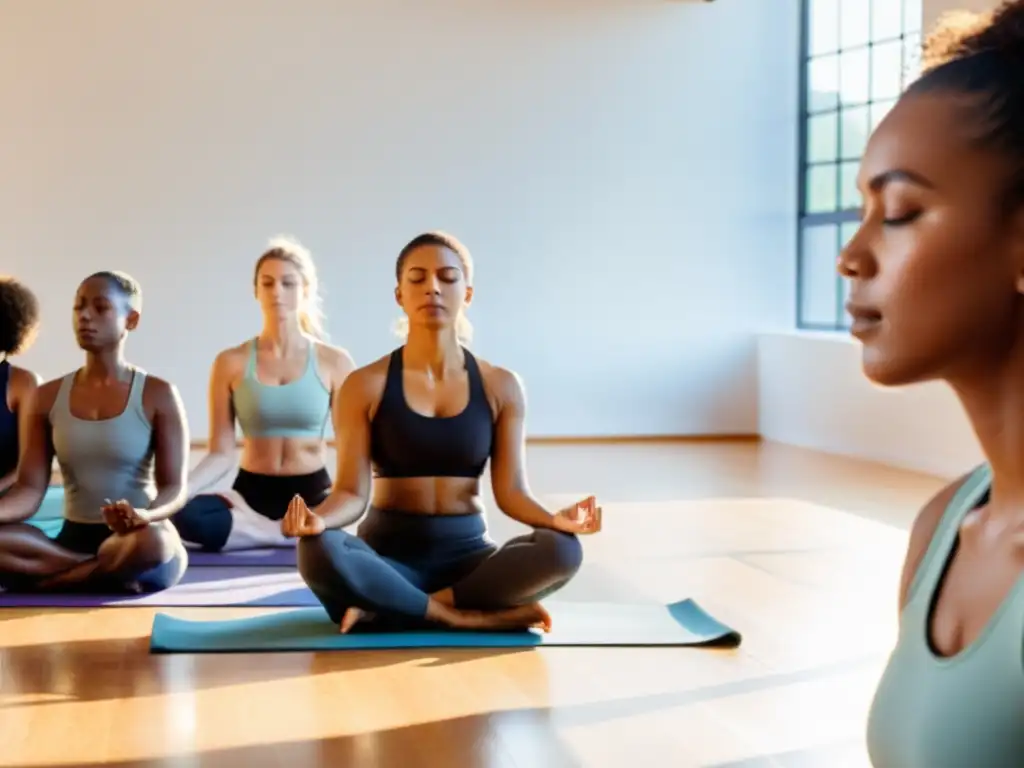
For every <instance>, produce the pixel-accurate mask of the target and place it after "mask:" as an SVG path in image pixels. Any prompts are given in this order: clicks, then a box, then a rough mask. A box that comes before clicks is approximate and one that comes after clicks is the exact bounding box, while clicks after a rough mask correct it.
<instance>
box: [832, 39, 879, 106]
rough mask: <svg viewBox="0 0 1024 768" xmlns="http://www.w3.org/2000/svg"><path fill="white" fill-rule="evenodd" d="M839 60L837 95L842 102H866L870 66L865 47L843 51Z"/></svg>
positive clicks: (868, 93) (868, 94)
mask: <svg viewBox="0 0 1024 768" xmlns="http://www.w3.org/2000/svg"><path fill="white" fill-rule="evenodd" d="M841 56H842V60H841V61H840V62H839V95H840V101H842V103H843V104H866V103H867V102H868V100H869V99H868V97H869V96H870V91H869V89H868V85H869V80H870V77H869V76H870V74H871V68H870V59H869V57H868V49H867V48H858V49H857V50H854V51H843V53H842V54H841Z"/></svg>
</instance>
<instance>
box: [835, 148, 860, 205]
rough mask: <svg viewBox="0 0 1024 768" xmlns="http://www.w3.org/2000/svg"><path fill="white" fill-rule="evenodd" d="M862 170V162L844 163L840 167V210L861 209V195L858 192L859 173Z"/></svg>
mask: <svg viewBox="0 0 1024 768" xmlns="http://www.w3.org/2000/svg"><path fill="white" fill-rule="evenodd" d="M859 170H860V161H859V160H858V161H856V162H853V163H843V164H842V166H840V170H839V176H840V185H839V186H840V189H839V209H840V210H843V211H849V210H856V209H858V208H860V207H861V202H862V200H861V195H860V192H859V191H858V190H857V171H859Z"/></svg>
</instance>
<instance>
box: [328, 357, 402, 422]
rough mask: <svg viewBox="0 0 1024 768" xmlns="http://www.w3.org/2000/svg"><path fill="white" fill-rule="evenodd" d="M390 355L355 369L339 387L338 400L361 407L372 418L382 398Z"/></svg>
mask: <svg viewBox="0 0 1024 768" xmlns="http://www.w3.org/2000/svg"><path fill="white" fill-rule="evenodd" d="M390 361H391V356H390V355H385V356H384V357H381V358H378V359H377V360H374V361H373V362H372V363H367V364H366V365H363V366H360V367H359V368H355V369H354V370H353V371H352V372H351V373H350V374H349V375H348V376H347V377H346V378H345V382H344V383H343V384H342V385H341V391H340V393H339V400H342V401H345V402H347V403H348V404H349V405H352V406H354V407H362V408H364V409H365V410H366V411H367V413H368V414H369V415H370V416H371V417H372V415H373V412H375V411H376V409H377V405H378V404H379V403H380V399H381V397H383V396H384V385H385V383H386V382H387V378H388V365H389V363H390Z"/></svg>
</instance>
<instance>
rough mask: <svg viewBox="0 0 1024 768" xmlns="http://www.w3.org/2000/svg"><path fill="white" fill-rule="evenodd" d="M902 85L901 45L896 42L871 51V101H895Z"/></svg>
mask: <svg viewBox="0 0 1024 768" xmlns="http://www.w3.org/2000/svg"><path fill="white" fill-rule="evenodd" d="M902 84H903V43H902V42H901V41H900V40H897V41H895V42H892V43H882V44H881V45H876V46H874V47H873V48H872V49H871V99H872V101H878V100H881V99H895V98H897V97H898V96H899V95H900V87H901V86H902Z"/></svg>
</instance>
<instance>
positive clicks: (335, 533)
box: [282, 233, 600, 632]
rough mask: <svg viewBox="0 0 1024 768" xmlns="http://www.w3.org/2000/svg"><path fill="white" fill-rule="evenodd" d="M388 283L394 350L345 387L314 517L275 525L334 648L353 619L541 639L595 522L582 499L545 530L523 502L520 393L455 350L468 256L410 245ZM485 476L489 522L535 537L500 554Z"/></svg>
mask: <svg viewBox="0 0 1024 768" xmlns="http://www.w3.org/2000/svg"><path fill="white" fill-rule="evenodd" d="M396 275H397V279H398V287H397V288H396V291H395V296H396V299H397V301H398V303H399V305H400V306H401V307H402V309H403V310H404V312H405V314H406V315H407V317H408V322H409V330H408V338H407V341H406V343H405V345H404V346H403V347H400V348H399V349H396V350H395V351H394V352H392V353H391V354H390V355H388V356H386V357H384V358H382V359H380V360H378V361H376V362H374V363H371V364H370V365H368V366H366V367H363V368H360V369H358V370H356V371H355V372H354V373H353V374H352V375H351V376H349V378H348V379H347V380H346V382H345V384H344V385H343V387H342V392H341V396H340V398H339V408H338V409H337V411H336V422H335V434H336V435H337V437H338V470H337V476H336V478H335V483H334V488H333V490H332V492H331V495H330V496H329V497H328V498H327V499H326V500H325V501H324V502H323V503H322V504H320V505H319V506H318V507H317V508H315V509H313V510H310V509H309V507H308V506H307V505H306V504H305V503H304V502H303V501H302V499H299V498H296V499H294V500H293V502H292V504H291V505H290V506H289V509H288V512H287V514H286V515H285V518H284V520H283V521H282V530H283V532H284V533H285V534H286V535H288V536H297V537H299V539H300V540H299V544H298V567H299V572H300V573H301V574H302V577H303V579H304V580H305V581H306V583H307V584H308V585H309V587H310V589H311V590H312V591H313V592H314V593H315V594H316V596H317V597H318V598H319V599H320V601H321V603H322V604H323V605H324V607H325V608H326V609H327V612H328V614H329V615H330V617H331V619H332V620H333V621H335V622H338V623H339V624H340V628H341V631H342V632H348V631H349V630H350V629H352V627H353V626H354V625H355V624H356V623H357V622H358V621H360V620H361V619H367V620H369V619H376V620H377V621H378V622H380V623H385V624H389V625H392V626H394V625H400V626H423V625H437V624H441V625H446V626H449V627H454V628H461V629H471V628H473V629H520V628H528V627H539V628H542V629H544V630H547V629H549V628H550V622H551V619H550V617H549V616H548V614H547V612H546V611H545V610H544V608H543V607H542V606H541V605H540V603H539V601H540V600H541V599H542V598H543V597H544V596H545V595H548V594H550V593H552V592H553V591H555V590H557V589H559V588H561V587H562V586H563V585H565V584H566V583H567V582H568V581H569V580H570V579H571V578H572V577H573V575H574V574H575V573H576V571H577V570H578V569H579V567H580V565H581V562H582V558H583V551H582V548H581V545H580V542H579V540H578V539H577V537H576V534H583V533H594V532H596V531H598V530H599V529H600V509H599V508H597V507H595V506H594V500H593V498H590V499H587V500H586V501H585V502H583V503H580V504H576V505H573V506H572V507H570V508H568V509H566V510H562V511H560V512H558V513H556V514H551V513H549V512H548V511H547V510H546V509H544V508H543V507H542V506H541V505H540V504H539V503H538V502H537V501H536V500H535V499H534V498H533V496H532V495H531V493H530V490H529V487H528V484H527V481H526V474H525V466H524V465H525V459H524V453H525V445H524V444H525V439H524V431H525V426H524V421H525V398H524V394H523V387H522V384H521V383H520V381H519V379H518V377H517V376H516V375H515V374H514V373H512V372H510V371H508V370H505V369H503V368H499V367H497V366H494V365H491V364H489V363H487V362H484V361H483V360H478V359H477V358H476V357H475V356H474V355H473V354H472V353H470V351H469V350H468V349H466V348H465V347H463V345H462V343H461V341H462V339H464V338H465V337H466V336H467V335H468V334H467V333H466V331H467V329H468V324H467V323H466V319H465V316H464V308H465V306H466V305H468V303H469V302H470V300H471V298H472V294H473V288H472V277H473V275H472V262H471V259H470V255H469V253H468V252H467V251H466V249H465V248H464V247H463V246H462V245H461V244H460V243H459V242H458V241H457V240H455V239H454V238H453V237H451V236H449V235H445V234H442V233H428V234H425V235H421V236H419V237H417V238H416V239H414V240H413V241H412V242H411V243H409V244H408V245H407V246H406V247H405V248H404V249H403V250H402V252H401V254H400V255H399V257H398V264H397V267H396ZM488 460H490V461H491V477H492V483H493V490H494V497H495V500H496V501H497V503H498V506H499V508H500V509H501V510H502V512H504V513H505V514H506V515H508V516H509V517H511V518H513V519H515V520H517V521H519V522H521V523H524V524H525V525H528V526H530V527H531V528H533V529H534V530H533V532H532V533H529V534H526V535H524V536H519V537H517V538H514V539H512V540H511V541H509V542H507V543H506V544H505V545H504V546H502V547H500V548H499V547H498V546H497V545H496V544H495V543H494V542H493V541H492V540H491V539H490V537H489V536H488V532H487V524H486V520H485V517H484V512H483V508H482V504H481V502H480V497H479V494H480V476H481V475H482V473H483V471H484V468H485V466H486V464H487V461H488ZM371 469H373V470H375V477H374V478H373V480H372V486H373V487H372V505H371V506H370V509H369V512H368V514H367V516H366V518H365V519H364V520H363V522H362V523H361V525H360V526H359V529H358V536H353V535H351V534H349V533H347V532H345V531H343V530H341V528H343V527H344V526H347V525H349V524H351V523H353V522H355V521H356V520H358V519H359V518H360V517H362V516H363V513H364V512H365V511H366V508H367V504H368V502H369V501H370V499H371Z"/></svg>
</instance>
